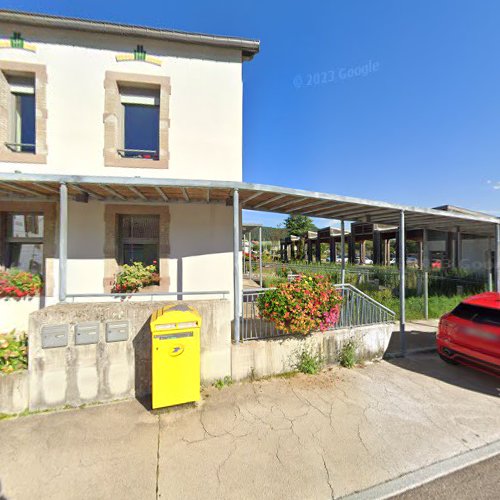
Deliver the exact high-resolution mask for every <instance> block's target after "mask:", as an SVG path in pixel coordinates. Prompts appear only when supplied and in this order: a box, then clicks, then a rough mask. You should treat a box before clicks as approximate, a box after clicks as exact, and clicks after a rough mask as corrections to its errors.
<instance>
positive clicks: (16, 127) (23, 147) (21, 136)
mask: <svg viewBox="0 0 500 500" xmlns="http://www.w3.org/2000/svg"><path fill="white" fill-rule="evenodd" d="M7 80H8V82H9V87H10V119H9V136H10V142H7V143H6V146H7V147H8V148H9V149H10V150H11V151H14V152H16V153H33V154H34V153H35V152H36V122H35V81H34V78H33V77H24V76H8V78H7Z"/></svg>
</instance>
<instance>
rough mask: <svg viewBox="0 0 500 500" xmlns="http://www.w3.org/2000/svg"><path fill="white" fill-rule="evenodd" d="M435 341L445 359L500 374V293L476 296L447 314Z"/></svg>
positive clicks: (443, 318)
mask: <svg viewBox="0 0 500 500" xmlns="http://www.w3.org/2000/svg"><path fill="white" fill-rule="evenodd" d="M436 342H437V349H438V353H439V355H440V356H441V358H442V359H443V360H444V361H446V362H448V363H452V364H457V363H461V364H463V365H468V366H471V367H473V368H476V369H478V370H481V371H485V372H488V373H493V374H495V375H497V376H500V293H494V292H487V293H481V294H479V295H474V296H473V297H469V298H468V299H465V300H464V301H463V302H461V303H460V304H459V305H458V306H457V307H456V308H455V309H453V311H451V312H450V313H448V314H445V315H444V316H443V317H442V318H441V320H440V322H439V329H438V333H437V336H436Z"/></svg>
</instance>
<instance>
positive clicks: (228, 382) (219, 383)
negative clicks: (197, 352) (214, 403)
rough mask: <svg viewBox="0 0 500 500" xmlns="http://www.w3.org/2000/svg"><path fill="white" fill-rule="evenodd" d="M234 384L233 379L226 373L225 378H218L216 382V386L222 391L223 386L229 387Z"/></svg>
mask: <svg viewBox="0 0 500 500" xmlns="http://www.w3.org/2000/svg"><path fill="white" fill-rule="evenodd" d="M232 384H233V379H232V378H231V377H230V376H229V375H226V376H225V377H224V378H219V379H217V380H216V381H215V383H214V387H216V388H217V389H219V391H220V390H221V389H222V388H224V387H229V386H230V385H232Z"/></svg>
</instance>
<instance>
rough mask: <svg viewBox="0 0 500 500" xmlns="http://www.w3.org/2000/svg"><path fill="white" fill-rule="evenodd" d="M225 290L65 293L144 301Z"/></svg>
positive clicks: (223, 294) (71, 297)
mask: <svg viewBox="0 0 500 500" xmlns="http://www.w3.org/2000/svg"><path fill="white" fill-rule="evenodd" d="M229 293H230V292H229V291H227V290H214V291H210V290H207V291H198V292H152V293H73V294H67V295H66V299H69V300H72V301H73V302H75V299H120V300H121V301H138V302H144V301H147V300H149V301H150V302H153V301H154V300H162V297H163V298H169V297H172V298H173V299H172V300H186V298H185V297H187V296H192V297H197V296H207V295H209V296H212V295H213V296H218V297H222V298H223V299H225V298H227V297H228V296H229Z"/></svg>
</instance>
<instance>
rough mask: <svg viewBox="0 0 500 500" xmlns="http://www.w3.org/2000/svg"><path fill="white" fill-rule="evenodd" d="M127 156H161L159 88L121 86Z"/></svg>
mask: <svg viewBox="0 0 500 500" xmlns="http://www.w3.org/2000/svg"><path fill="white" fill-rule="evenodd" d="M120 100H121V104H122V110H123V116H122V141H123V148H121V149H119V150H118V153H119V154H120V155H121V156H122V157H124V158H143V159H149V160H158V159H159V149H160V90H159V88H149V87H148V88H146V87H144V88H142V87H128V86H120Z"/></svg>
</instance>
